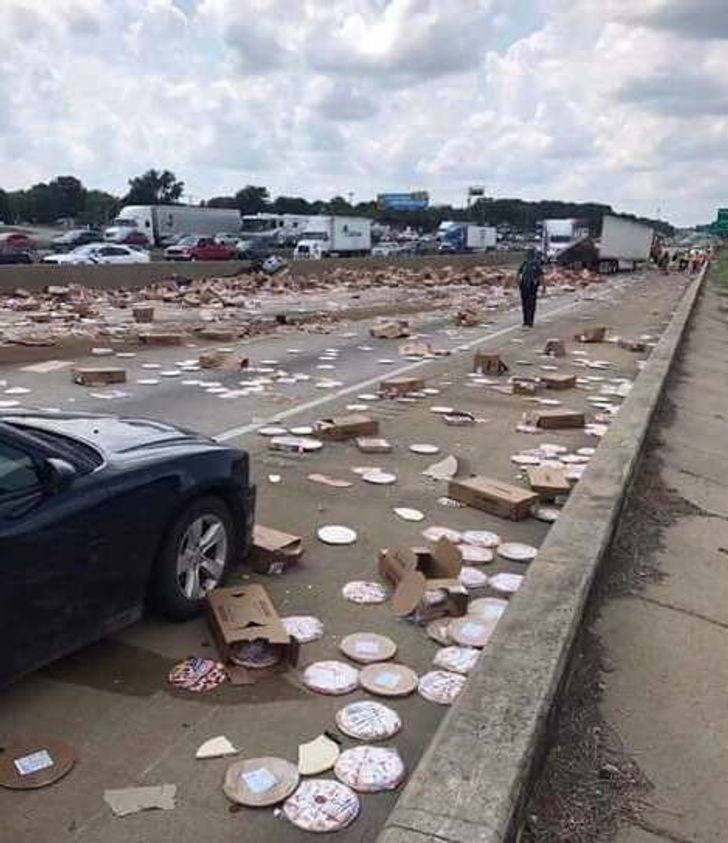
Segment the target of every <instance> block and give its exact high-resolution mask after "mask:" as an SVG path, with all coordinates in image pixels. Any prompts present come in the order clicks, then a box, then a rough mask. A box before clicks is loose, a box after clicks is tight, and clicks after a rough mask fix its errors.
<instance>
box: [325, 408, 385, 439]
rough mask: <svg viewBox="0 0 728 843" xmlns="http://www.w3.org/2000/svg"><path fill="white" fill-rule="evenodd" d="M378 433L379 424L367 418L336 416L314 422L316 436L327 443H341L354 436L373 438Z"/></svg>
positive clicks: (360, 416)
mask: <svg viewBox="0 0 728 843" xmlns="http://www.w3.org/2000/svg"><path fill="white" fill-rule="evenodd" d="M376 433H379V422H378V421H376V420H375V419H370V418H369V416H362V415H356V414H355V415H351V416H337V417H335V418H332V419H320V420H319V421H317V422H316V434H317V435H318V436H320V437H321V439H325V440H327V441H329V442H341V441H343V440H344V439H353V438H355V437H356V436H373V435H374V434H376Z"/></svg>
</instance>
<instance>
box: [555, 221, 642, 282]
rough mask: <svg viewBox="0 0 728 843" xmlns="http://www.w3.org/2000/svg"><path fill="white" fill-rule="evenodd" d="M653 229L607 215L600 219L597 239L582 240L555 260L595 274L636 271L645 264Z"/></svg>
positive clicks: (587, 238)
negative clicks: (593, 271) (596, 272)
mask: <svg viewBox="0 0 728 843" xmlns="http://www.w3.org/2000/svg"><path fill="white" fill-rule="evenodd" d="M654 238H655V231H654V229H653V228H652V227H651V226H649V225H645V224H644V223H641V222H636V221H635V220H632V219H628V218H627V217H615V216H611V215H607V216H605V217H603V218H602V231H601V235H600V237H599V238H598V239H593V238H591V237H588V236H587V237H583V238H582V239H581V240H579V241H578V242H576V243H574V244H573V245H572V246H570V247H569V248H567V249H565V250H564V251H562V252H561V253H560V254H559V255H558V257H557V261H558V263H559V264H561V265H562V266H569V267H574V268H588V269H594V270H597V271H599V272H604V273H609V272H618V271H619V270H620V269H636V268H637V267H638V266H639V265H640V264H641V263H645V262H647V261H649V259H650V256H651V253H652V244H653V241H654Z"/></svg>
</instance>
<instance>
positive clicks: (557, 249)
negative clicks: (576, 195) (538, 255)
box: [542, 219, 589, 261]
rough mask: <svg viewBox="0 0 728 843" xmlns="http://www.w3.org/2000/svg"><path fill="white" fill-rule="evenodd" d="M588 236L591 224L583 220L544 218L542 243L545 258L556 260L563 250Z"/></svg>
mask: <svg viewBox="0 0 728 843" xmlns="http://www.w3.org/2000/svg"><path fill="white" fill-rule="evenodd" d="M588 236H589V226H588V225H587V224H586V223H585V222H584V221H583V220H576V219H561V220H544V221H543V243H542V254H543V258H544V260H546V261H554V260H556V259H557V258H558V256H559V255H560V254H561V252H563V251H565V250H566V249H569V248H571V247H572V246H573V245H574V244H575V243H578V242H579V241H580V240H583V239H584V238H585V237H588Z"/></svg>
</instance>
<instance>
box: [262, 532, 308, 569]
mask: <svg viewBox="0 0 728 843" xmlns="http://www.w3.org/2000/svg"><path fill="white" fill-rule="evenodd" d="M302 555H303V545H302V543H301V538H300V536H294V535H292V534H291V533H284V532H282V531H281V530H274V529H273V528H272V527H264V526H263V525H262V524H255V525H254V527H253V546H252V553H251V557H250V558H251V565H252V567H253V570H254V571H257V572H258V573H259V574H270V575H273V574H283V573H285V572H286V571H287V570H288V569H289V568H290V567H291V566H292V565H296V564H297V563H298V560H299V559H300V558H301V556H302Z"/></svg>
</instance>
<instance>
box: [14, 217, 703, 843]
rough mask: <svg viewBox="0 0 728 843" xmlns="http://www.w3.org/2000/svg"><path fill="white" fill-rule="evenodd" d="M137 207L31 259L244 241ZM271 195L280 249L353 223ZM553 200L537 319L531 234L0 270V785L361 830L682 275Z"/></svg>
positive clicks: (98, 817)
mask: <svg viewBox="0 0 728 843" xmlns="http://www.w3.org/2000/svg"><path fill="white" fill-rule="evenodd" d="M149 210H150V209H144V208H137V209H131V208H129V209H124V212H122V214H121V215H120V217H119V219H118V220H117V221H116V224H115V225H114V226H112V227H110V228H109V229H107V230H106V231H105V232H104V233H103V235H102V239H101V240H90V242H86V243H84V244H80V245H76V246H74V247H73V248H72V249H71V250H70V251H67V252H65V251H59V252H57V253H55V254H54V255H49V256H47V257H46V258H44V261H45V262H53V261H55V262H57V263H59V264H62V263H64V262H70V263H74V262H75V261H78V263H87V262H90V263H100V264H103V263H114V262H117V260H118V262H125V261H129V262H133V261H134V260H149V255H148V252H147V251H145V250H143V245H144V244H142V243H141V242H137V243H133V242H129V240H128V237H129V234H130V233H134V234H136V233H139V234H143V235H144V236H145V237H147V236H148V237H149V238H150V239H151V238H153V239H154V242H155V244H156V245H157V246H160V247H162V246H163V247H164V250H165V251H164V254H165V257H168V258H169V259H170V260H190V261H192V260H198V259H199V260H210V259H212V258H211V255H212V254H213V251H214V250H217V251H214V254H219V255H223V254H225V255H230V254H235V255H237V256H240V255H241V252H242V250H246V249H250V248H253V247H252V246H250V245H245V246H241V245H240V244H241V242H243V243H245V244H250V242H255V241H254V240H253V241H250V240H243V241H241V240H236V241H232V240H231V239H226V238H225V237H222V236H221V235H220V234H219V233H218V234H217V236H215V231H209V232H207V233H201V234H194V235H192V234H185V233H184V232H179V231H174V230H172V229H174V228H179V227H182V228H184V229H185V230H189V229H190V228H194V227H199V225H200V224H199V223H194V224H193V223H192V222H191V221H190V218H186V219H185V218H182V217H183V215H182V214H181V213H180V217H181V219H180V220H176V219H175V218H174V216H175V214H176V213H178V211H177V210H175V211H172V210H170V209H164V208H155V209H153V211H154V212H153V213H151V214H148V213H147V212H148V211H149ZM189 210H190V212H192V211H199V210H201V209H189ZM561 222H563V221H561ZM256 224H257V225H258V226H259V228H258V230H259V231H261V230H265V231H266V233H268V232H269V229H268V228H266V227H265V226H268V225H276V226H278V224H279V221H278V220H272V221H271V219H269V218H268V216H267V215H258V217H257V221H256ZM297 225H298V228H299V231H300V236H297V237H296V238H294V239H295V246H294V247H293V248H294V252H293V256H292V257H293V264H295V259H320V258H323V257H325V256H331V255H333V254H337V255H341V254H342V253H345V252H346V251H347V249H348V250H349V251H350V252H356V253H357V254H360V255H362V254H370V253H372V252H373V250H372V244H371V226H370V223H369V221H366V225H365V224H362V222H361V221H359V220H356V219H355V218H336V217H319V218H309V219H307V220H303V221H299V222H298V223H297ZM219 226H220V222H219V220H217V219H216V220H215V221H214V222H212V221H211V225H210V228H211V229H216V230H217V229H219ZM231 227H232V226H231ZM283 227H284V226H283V225H281V226H280V229H282V228H283ZM243 228H245V225H243ZM456 228H458V226H456ZM465 228H466V230H465V231H463V230H462V227H459V230H458V231H457V232H456V233H451V234H450V235H448V231H449V229H447V230H444V231H443V232H442V233H440V234H439V235H438V241H437V242H439V243H440V244H441V245H442V244H446V245H445V248H444V249H441V251H444V252H447V251H448V249H450V248H451V247H452V250H453V251H466V250H471V249H478V250H482V251H485V250H486V249H488V248H493V247H494V246H495V240H494V239H493V242H492V243H491V242H490V241H488V243H489V245H486V240H484V239H482V238H481V239H477V238H480V237H481V234H480V233H478V232H469V231H468V230H467V229H468V228H470V226H466V227H465ZM473 228H477V227H473ZM562 228H563V226H561V228H559V227H558V226H548V225H547V226H544V231H546V232H548V235H547V236H552V238H553V240H552V241H549V242H548V243H547V244H546V247H547V248H551V250H552V254H551V255H550V257H552V258H553V257H555V254H556V249H557V244H558V247H560V248H561V249H562V250H563V251H564V252H566V250H568V249H571V248H573V247H575V246H577V245H579V247H580V248H581V249H582V250H586V251H583V252H580V253H579V254H578V255H577V256H575V257H574V258H573V260H572V261H567V262H566V267H559V266H557V265H554V266H553V267H552V268H547V269H546V272H545V274H544V275H545V284H544V285H542V287H544V288H542V290H541V297H540V299H539V305H538V311H537V314H538V315H537V319H536V324H535V327H533V328H531V327H527V326H524V325H523V324H522V323H523V322H524V320H523V319H522V318H521V316H520V313H519V310H520V303H519V297H518V285H517V278H520V277H522V273H523V271H524V270H523V267H521V268H520V269H519V270H518V272H519V274H518V276H517V274H516V269H515V268H514V266H513V265H512V264H511V265H507V264H503V265H501V266H498V265H495V266H491V265H489V266H485V265H473V266H468V267H452V266H448V265H447V264H443V263H442V261H443V260H446V259H443V258H441V259H440V262H439V263H438V264H437V265H434V264H433V266H432V267H430V268H425V269H419V270H415V269H407V268H406V267H401V266H399V267H390V268H388V269H386V270H374V269H373V270H362V271H358V270H347V269H346V268H345V266H343V267H342V266H338V267H335V268H333V269H331V268H329V269H327V268H325V266H324V264H322V269H321V271H320V273H318V274H314V275H313V276H307V280H306V282H305V284H304V283H303V282H302V281H301V280H300V279H297V277H296V276H295V274H294V273H292V272H291V266H289V265H288V262H287V261H284V260H281V259H280V258H279V263H278V264H277V265H276V266H273V264H272V263H271V264H267V265H266V264H265V261H266V260H270V258H271V257H278V256H277V255H271V254H267V255H266V256H265V257H264V258H263V260H262V262H261V265H260V266H259V267H255V266H254V267H252V268H251V269H249V270H246V271H245V272H243V273H241V274H239V275H238V276H232V277H230V278H220V277H215V276H214V274H213V273H212V270H211V277H210V278H208V279H203V280H202V281H191V280H184V279H179V278H176V279H173V280H160V281H159V282H155V283H153V284H151V285H149V286H148V287H146V288H140V289H138V290H134V291H128V290H127V291H117V290H106V291H100V290H99V291H94V290H91V289H88V288H84V287H81V286H80V285H76V284H72V285H66V286H56V287H49V288H47V289H46V290H45V291H43V292H28V291H22V290H17V289H13V290H11V291H9V292H7V293H4V294H3V295H2V296H0V338H2V345H0V352H2V353H6V354H7V355H8V356H7V357H6V358H5V359H6V360H7V362H6V363H5V365H3V366H2V368H0V555H1V556H2V558H3V559H4V560H6V561H7V562H8V563H9V576H8V577H7V578H6V587H5V588H4V589H3V591H2V601H3V602H2V611H0V628H1V629H2V634H3V639H4V640H5V641H6V644H7V646H6V654H7V655H6V658H5V659H4V660H3V664H2V672H1V673H0V686H2V687H4V689H5V690H4V692H3V693H2V696H0V711H2V712H3V713H4V715H5V718H6V719H5V722H7V723H10V724H13V725H12V728H11V729H10V733H9V734H8V735H7V736H6V749H5V752H4V753H3V757H0V785H2V787H0V807H1V808H2V811H3V814H4V816H10V817H12V818H13V821H14V822H17V823H20V824H21V825H19V826H18V827H25V828H27V829H28V830H29V831H31V830H32V829H33V826H34V823H35V822H42V821H44V820H43V819H42V817H43V815H44V812H46V811H48V810H60V811H61V812H62V814H63V816H64V818H66V819H67V820H68V822H69V823H71V824H72V826H73V828H74V829H75V828H76V827H78V828H82V829H86V834H87V836H88V839H94V840H97V839H98V840H101V839H106V835H108V834H109V833H110V829H111V827H112V826H113V824H114V823H115V822H119V818H121V817H126V816H130V815H137V814H138V815H139V817H138V819H139V821H140V822H142V825H140V826H137V828H139V829H143V828H144V824H143V823H144V822H145V821H146V822H150V821H152V822H153V820H152V819H151V818H153V817H154V816H160V815H169V817H170V819H169V820H168V821H167V822H170V823H172V825H170V826H169V828H170V829H173V828H183V827H187V826H188V825H189V824H190V823H197V824H198V825H199V824H200V823H201V825H202V827H205V826H206V825H208V824H212V825H213V826H216V825H217V824H224V823H230V822H232V823H233V826H231V830H230V831H229V832H228V831H226V832H225V833H224V834H223V835H222V836H221V837H220V839H227V837H226V835H227V834H228V833H230V834H232V835H234V834H235V823H239V822H240V817H239V815H237V816H230V810H229V809H233V810H234V811H235V812H239V811H242V812H243V815H244V822H245V823H246V826H247V828H248V832H249V833H253V835H254V837H253V838H250V839H260V840H268V839H270V840H279V839H289V837H288V836H286V835H287V831H285V830H284V829H289V830H291V831H293V830H294V829H299V830H304V831H314V832H328V831H341V832H342V835H343V836H344V837H346V839H351V840H354V839H374V836H375V835H376V831H377V829H378V828H379V827H380V826H381V823H382V822H383V818H384V817H385V816H386V813H387V811H388V810H390V809H391V806H392V800H393V799H394V798H395V797H396V794H397V792H398V791H399V790H400V789H401V787H402V786H403V785H404V784H405V783H406V781H407V780H408V777H409V775H410V773H411V771H412V770H413V769H414V767H415V765H416V763H417V760H418V759H419V757H420V755H421V753H422V752H423V750H424V748H425V746H426V744H427V741H428V739H429V737H430V736H431V735H432V734H433V733H434V730H435V729H436V727H437V724H438V722H439V720H440V718H441V716H442V712H443V711H444V710H446V709H447V707H448V706H450V705H452V704H453V703H455V702H456V700H457V699H458V696H459V695H460V694H461V693H462V690H463V688H464V687H465V685H466V683H467V677H468V674H469V673H470V672H471V671H472V670H473V669H474V668H475V666H476V664H477V663H478V661H479V660H480V659H481V658H482V654H483V652H484V651H487V648H488V643H489V640H490V639H491V637H492V636H493V635H494V633H495V631H496V628H497V625H498V621H499V619H500V618H501V617H502V616H503V614H504V613H506V612H507V611H508V605H509V601H510V600H511V599H516V598H515V595H517V593H518V591H519V587H520V585H521V584H522V582H523V580H524V577H525V576H527V572H528V565H529V563H530V562H531V561H532V560H533V559H534V558H535V557H536V555H537V553H538V548H539V545H540V544H541V542H542V540H543V538H544V536H545V535H546V533H547V532H548V530H549V528H550V525H551V524H553V523H554V522H555V521H556V520H557V519H558V518H560V517H561V514H562V512H563V511H564V506H565V505H566V504H567V502H568V499H569V495H570V493H571V491H572V489H573V488H574V487H575V486H576V485H577V484H578V483H579V481H580V478H581V477H582V475H583V473H584V472H585V471H587V470H588V467H589V464H590V462H591V461H592V460H593V459H595V458H596V456H595V455H596V454H597V453H598V447H599V443H600V440H601V438H602V437H603V436H604V435H605V433H606V431H607V430H608V428H609V425H610V423H611V421H612V420H613V419H614V418H615V416H616V415H617V414H618V413H619V409H620V405H621V403H622V402H623V401H624V399H625V398H626V397H627V396H628V395H629V392H630V389H631V384H632V381H633V380H634V378H635V377H636V376H637V374H638V372H639V369H640V367H641V365H642V363H643V361H644V360H645V359H646V357H647V356H648V355H649V353H650V350H651V349H652V348H653V347H654V345H655V344H656V342H657V341H658V339H659V336H660V333H661V331H662V329H663V328H664V326H665V324H666V323H667V321H668V320H669V316H670V313H671V308H672V307H673V306H674V303H675V302H676V301H677V300H678V298H679V296H680V294H681V292H682V290H683V288H684V285H685V283H686V282H687V278H686V276H684V275H682V274H678V273H669V274H668V275H661V274H659V273H658V272H657V271H656V270H654V269H652V268H650V267H649V266H648V262H649V258H650V253H651V250H652V245H653V242H652V232H651V230H649V229H648V230H647V232H649V237H648V236H647V232H646V231H644V230H643V229H645V226H642V225H639V224H636V223H633V222H630V221H626V220H621V219H619V218H616V217H614V218H612V217H609V218H605V220H604V224H603V232H602V237H601V239H600V241H599V242H596V243H595V242H594V241H592V240H591V239H590V238H586V240H588V242H585V238H584V236H583V232H579V231H576V230H575V229H572V230H569V231H567V232H566V233H564V232H563V231H562V230H561V229H562ZM94 236H95V234H94ZM280 236H281V237H283V235H282V234H281V235H280ZM285 236H286V237H289V234H288V233H287V234H286V235H285ZM488 236H490V235H488ZM88 237H89V238H90V237H91V235H90V234H89V235H88ZM456 237H457V238H463V237H464V238H465V240H459V241H457V242H458V243H460V245H459V246H452V243H453V242H455V238H456ZM468 238H471V239H470V240H469V239H468ZM472 238H475V239H472ZM559 238H561V239H559ZM564 238H566V239H564ZM172 239H174V242H172ZM71 240H72V238H69V242H68V243H67V245H69V246H73V243H72V242H71ZM279 242H280V243H281V244H282V240H281V241H279ZM468 243H470V244H471V246H470V247H468V246H467V244H468ZM463 244H465V245H463ZM287 245H289V246H290V245H291V242H290V241H289V242H288V244H287ZM354 247H356V248H354ZM256 248H257V247H256ZM266 248H267V247H266ZM547 255H548V252H547ZM220 259H222V258H220ZM289 259H290V258H289ZM527 263H528V262H527ZM534 265H535V264H534ZM538 266H539V267H540V263H539V264H538ZM569 267H571V268H569ZM620 268H628V269H629V270H630V271H628V272H625V273H622V274H616V270H617V269H620ZM9 270H10V268H8V271H9ZM597 270H601V271H602V274H600V273H599V272H598V271H597ZM539 271H541V270H540V269H539ZM657 281H659V282H660V288H659V289H656V282H657ZM534 295H535V294H534ZM362 299H363V300H364V303H366V305H367V307H366V308H362V303H363V302H362ZM535 307H536V305H535V300H534V308H535ZM66 692H69V693H72V694H73V695H74V700H75V704H74V706H73V707H68V706H62V705H58V704H57V700H58V699H59V695H63V694H65V693H66ZM51 711H52V712H53V713H52V715H50V714H49V712H51ZM140 723H144V724H145V726H144V728H143V729H141V730H140V728H139V724H140ZM251 723H254V724H255V727H254V728H253V729H251V728H250V725H251ZM7 759H10V760H11V762H12V763H7ZM74 782H76V786H80V787H81V788H82V792H83V794H84V796H83V798H79V799H76V798H75V797H73V798H72V797H70V796H69V794H70V793H71V790H69V789H72V788H73V787H74ZM36 789H37V790H36ZM43 793H45V794H48V799H47V801H45V802H43V801H40V799H39V798H36V797H38V796H39V795H40V794H43ZM151 809H156V810H151ZM23 824H24V825H23ZM283 824H285V825H283ZM349 827H351V831H350V832H347V831H346V829H348V828H349ZM141 833H143V831H142V832H141ZM171 833H172V832H171V831H170V834H171ZM352 835H353V836H352ZM69 839H70V838H69ZM79 839H84V837H83V834H82V835H81V837H80V838H79ZM109 839H110V838H109ZM290 839H298V838H296V837H291V838H290Z"/></svg>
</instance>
